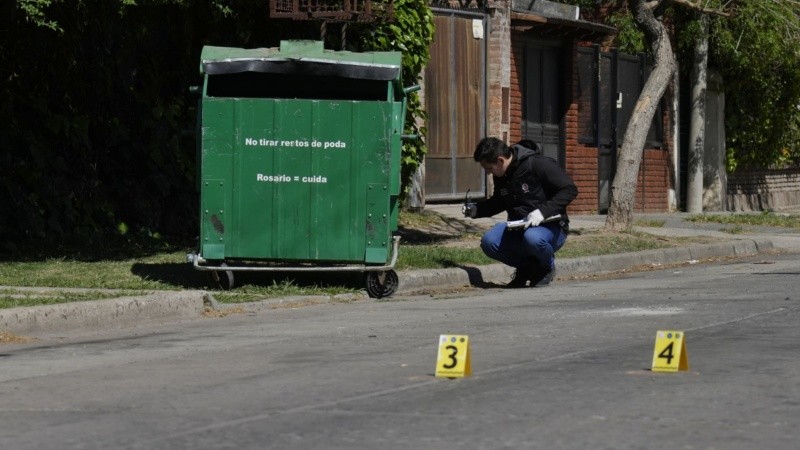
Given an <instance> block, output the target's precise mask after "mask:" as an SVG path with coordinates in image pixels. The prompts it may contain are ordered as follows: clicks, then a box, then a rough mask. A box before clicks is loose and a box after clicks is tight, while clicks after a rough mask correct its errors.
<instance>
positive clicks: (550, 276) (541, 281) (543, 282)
mask: <svg viewBox="0 0 800 450" xmlns="http://www.w3.org/2000/svg"><path fill="white" fill-rule="evenodd" d="M540 273H541V275H538V276H537V277H535V278H531V287H534V286H535V287H545V286H547V285H549V284H550V282H551V281H553V280H554V279H555V277H556V268H555V267H553V268H552V269H550V270H549V271H548V272H544V271H542V272H540Z"/></svg>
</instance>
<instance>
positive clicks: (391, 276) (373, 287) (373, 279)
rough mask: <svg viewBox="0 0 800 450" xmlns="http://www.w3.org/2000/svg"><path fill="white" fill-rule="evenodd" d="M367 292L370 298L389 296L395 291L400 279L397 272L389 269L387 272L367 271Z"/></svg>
mask: <svg viewBox="0 0 800 450" xmlns="http://www.w3.org/2000/svg"><path fill="white" fill-rule="evenodd" d="M365 278H366V283H365V284H366V285H367V294H369V296H370V297H372V298H384V297H390V296H391V295H392V294H394V293H395V292H397V287H398V286H399V285H400V279H399V278H398V277H397V272H395V271H394V270H389V271H387V272H367V275H366V277H365Z"/></svg>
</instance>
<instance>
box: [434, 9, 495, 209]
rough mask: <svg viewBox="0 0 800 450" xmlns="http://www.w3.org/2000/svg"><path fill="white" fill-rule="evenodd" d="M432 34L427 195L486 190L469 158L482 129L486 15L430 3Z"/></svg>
mask: <svg viewBox="0 0 800 450" xmlns="http://www.w3.org/2000/svg"><path fill="white" fill-rule="evenodd" d="M434 13H435V17H434V21H435V24H436V33H435V35H434V40H433V43H432V44H431V60H430V62H429V64H428V66H427V67H426V68H425V108H426V110H427V113H428V133H427V144H428V154H427V155H426V157H425V199H426V200H455V199H463V198H464V195H465V194H466V192H467V190H468V189H469V190H470V191H471V192H472V193H474V194H475V197H476V198H477V197H480V196H483V195H484V194H485V192H486V186H485V177H484V176H483V173H482V170H481V168H480V166H479V165H478V164H477V163H476V162H475V161H474V160H473V159H472V154H473V152H474V151H475V146H476V145H477V143H478V141H479V140H480V139H481V138H483V137H484V135H485V132H486V131H485V130H486V36H487V35H488V30H486V16H485V15H484V14H482V13H473V12H468V11H457V10H447V9H439V8H434Z"/></svg>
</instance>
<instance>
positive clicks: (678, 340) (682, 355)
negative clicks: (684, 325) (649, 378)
mask: <svg viewBox="0 0 800 450" xmlns="http://www.w3.org/2000/svg"><path fill="white" fill-rule="evenodd" d="M685 339H686V336H685V334H684V332H683V331H658V332H657V333H656V346H655V348H654V349H653V367H652V368H651V370H652V371H653V372H677V371H679V370H689V355H688V354H687V353H686V340H685Z"/></svg>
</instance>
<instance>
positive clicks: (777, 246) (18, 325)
mask: <svg viewBox="0 0 800 450" xmlns="http://www.w3.org/2000/svg"><path fill="white" fill-rule="evenodd" d="M426 210H429V211H434V212H437V213H440V214H442V215H445V216H447V217H452V218H454V219H459V220H463V216H462V214H461V205H460V204H429V205H427V206H426ZM690 215H691V214H688V213H660V214H636V215H635V219H636V220H637V221H658V222H660V223H663V224H664V225H663V226H661V227H634V228H635V229H637V230H638V231H641V232H645V233H649V234H653V235H659V236H669V237H677V236H707V237H713V238H717V239H719V242H717V243H714V244H697V245H691V246H687V247H676V248H666V249H658V250H646V251H641V252H633V253H623V254H614V255H603V256H590V257H582V258H558V259H557V267H558V275H557V278H556V280H566V279H569V278H572V277H584V276H591V275H602V274H607V273H612V272H618V271H623V270H636V269H642V268H649V267H658V266H661V265H669V264H686V263H694V262H698V261H701V260H704V259H710V258H724V257H745V256H754V255H758V254H764V253H769V252H774V251H785V252H792V253H800V232H798V231H797V230H787V229H781V228H772V227H747V228H746V230H745V232H742V233H738V234H731V233H726V232H724V231H720V230H721V229H725V228H727V227H733V225H729V226H726V225H721V224H718V223H693V222H687V221H685V220H684V219H685V218H687V217H688V216H690ZM605 219H606V217H605V216H604V215H575V216H573V215H571V216H570V228H571V229H572V230H586V231H588V230H596V229H600V228H602V227H603V225H604V223H605ZM502 220H505V215H504V214H498V215H497V216H496V217H493V218H484V219H476V220H474V221H472V220H471V221H470V223H473V222H474V224H475V225H477V226H479V227H481V228H488V227H489V226H491V225H493V224H494V223H496V222H499V221H502ZM401 251H402V245H401ZM512 274H513V269H511V268H510V267H508V266H505V265H503V264H492V265H488V266H479V267H473V266H470V267H466V266H465V267H460V268H450V269H434V270H411V271H402V272H399V273H398V276H399V279H400V287H399V288H398V291H397V293H396V294H395V295H396V296H402V295H411V294H414V293H420V292H430V291H433V290H437V289H439V290H441V289H448V288H449V289H462V288H464V287H468V286H475V287H489V288H491V287H499V286H502V285H504V284H506V283H507V282H508V281H509V279H510V278H511V276H512ZM29 289H31V290H33V289H35V288H29ZM212 294H213V293H212V292H205V291H170V292H166V291H162V292H155V293H152V294H150V295H146V296H141V297H127V298H116V299H109V300H95V301H86V302H73V303H67V304H60V305H49V306H36V307H30V308H11V309H5V310H1V309H0V333H2V332H11V333H17V334H23V335H30V334H34V335H36V334H39V335H48V334H50V335H52V334H53V333H58V332H60V331H61V332H63V331H66V330H71V329H78V328H80V329H85V330H91V329H107V328H120V327H131V326H135V325H136V324H144V323H153V322H170V321H179V320H187V319H194V318H198V317H200V316H201V315H202V314H203V312H204V310H205V309H206V308H210V309H211V310H220V309H224V308H225V306H222V305H220V304H219V303H217V302H216V301H215V300H214V298H213V295H212ZM348 298H364V299H365V298H366V294H363V295H361V296H358V295H356V296H352V295H351V296H349V297H348ZM332 300H335V299H334V298H333V297H327V296H307V297H292V298H282V299H270V300H265V301H263V302H257V303H254V304H249V305H246V308H250V309H261V308H270V307H272V306H274V305H276V304H295V303H324V302H327V301H332ZM237 307H241V305H237Z"/></svg>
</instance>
